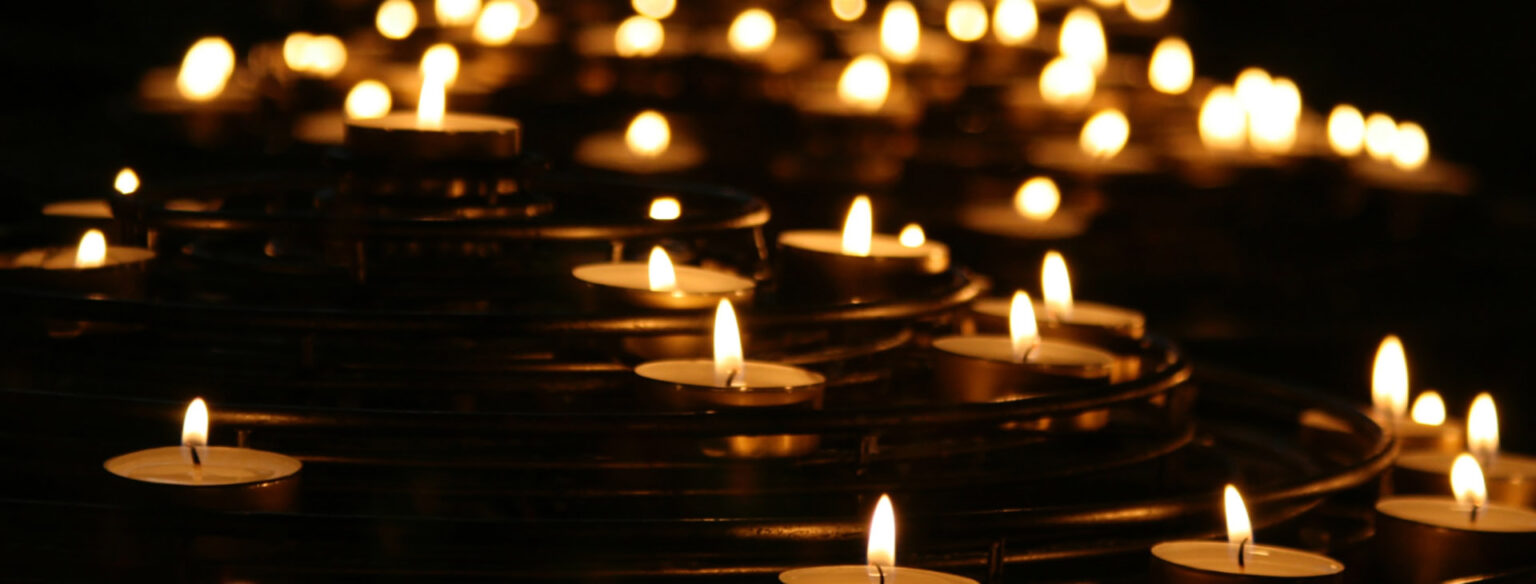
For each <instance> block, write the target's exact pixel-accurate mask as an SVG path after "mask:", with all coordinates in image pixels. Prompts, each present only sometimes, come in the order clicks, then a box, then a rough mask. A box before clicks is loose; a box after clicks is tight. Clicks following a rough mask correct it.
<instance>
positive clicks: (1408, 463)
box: [1392, 393, 1536, 507]
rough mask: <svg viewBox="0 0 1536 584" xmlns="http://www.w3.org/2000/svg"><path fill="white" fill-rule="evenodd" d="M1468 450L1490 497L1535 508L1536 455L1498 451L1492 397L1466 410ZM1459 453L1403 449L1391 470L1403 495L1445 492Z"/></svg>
mask: <svg viewBox="0 0 1536 584" xmlns="http://www.w3.org/2000/svg"><path fill="white" fill-rule="evenodd" d="M1466 443H1467V451H1469V452H1471V453H1472V456H1473V457H1475V458H1477V460H1478V462H1479V465H1480V467H1481V468H1482V469H1483V473H1484V474H1483V475H1482V476H1484V477H1485V481H1486V483H1485V484H1486V485H1487V489H1488V498H1489V500H1491V501H1494V502H1496V503H1502V504H1505V505H1511V506H1515V507H1536V458H1533V457H1530V456H1525V455H1521V454H1514V453H1508V452H1501V451H1500V450H1499V417H1498V410H1497V408H1496V407H1495V405H1494V402H1493V396H1491V395H1489V394H1487V393H1482V394H1478V396H1477V398H1476V399H1474V400H1472V407H1471V409H1470V410H1469V411H1468V412H1467V434H1466ZM1456 456H1457V452H1447V451H1446V450H1444V449H1442V450H1439V451H1419V452H1404V453H1403V454H1402V455H1401V456H1398V458H1397V462H1396V466H1394V467H1393V469H1392V489H1393V492H1394V493H1400V494H1445V493H1446V488H1447V486H1448V484H1449V483H1448V482H1447V481H1446V474H1447V473H1448V472H1450V471H1451V464H1452V462H1454V460H1455V458H1456Z"/></svg>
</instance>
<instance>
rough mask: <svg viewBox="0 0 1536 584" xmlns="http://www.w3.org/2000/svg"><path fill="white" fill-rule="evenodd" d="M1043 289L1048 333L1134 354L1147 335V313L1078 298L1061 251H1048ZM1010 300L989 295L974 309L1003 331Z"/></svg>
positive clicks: (1039, 309) (1039, 307) (1041, 314)
mask: <svg viewBox="0 0 1536 584" xmlns="http://www.w3.org/2000/svg"><path fill="white" fill-rule="evenodd" d="M1040 289H1041V291H1042V292H1043V294H1042V296H1043V300H1044V301H1043V302H1041V303H1039V304H1036V305H1035V306H1034V309H1035V310H1034V311H1035V315H1036V317H1037V318H1039V322H1040V327H1041V332H1042V333H1043V334H1044V335H1045V336H1047V337H1060V338H1063V339H1068V340H1072V341H1077V342H1080V343H1087V344H1091V345H1095V346H1099V347H1105V348H1108V349H1110V350H1111V351H1114V352H1117V353H1134V352H1136V351H1137V350H1138V349H1139V344H1140V343H1139V341H1140V339H1141V337H1142V336H1143V335H1144V334H1146V323H1147V317H1146V315H1144V314H1142V313H1141V312H1138V311H1135V310H1131V309H1129V308H1121V307H1119V306H1112V305H1109V304H1101V303H1097V302H1084V301H1081V300H1076V299H1074V298H1073V297H1072V276H1071V274H1070V273H1069V272H1068V271H1067V261H1066V259H1065V258H1063V257H1062V255H1061V253H1060V252H1057V251H1055V250H1051V251H1049V252H1046V254H1045V260H1044V261H1043V262H1041V266H1040ZM1009 301H1010V300H1009V299H1006V298H985V299H982V300H978V301H976V303H975V305H974V306H973V307H972V310H974V311H975V312H976V313H977V314H978V315H982V316H985V317H990V318H987V319H984V321H986V322H990V323H992V326H990V327H988V328H990V329H993V330H999V329H1001V328H1002V327H1001V325H1002V323H1004V322H1006V319H1007V318H1008V315H1009V307H1008V304H1009ZM978 320H983V319H978Z"/></svg>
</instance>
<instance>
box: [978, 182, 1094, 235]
mask: <svg viewBox="0 0 1536 584" xmlns="http://www.w3.org/2000/svg"><path fill="white" fill-rule="evenodd" d="M1010 186H1011V185H1010ZM1007 188H1009V186H1003V185H1001V184H999V183H998V182H997V181H986V182H982V183H979V186H978V188H977V190H979V191H983V192H984V193H986V194H984V195H983V196H988V195H989V194H990V192H999V191H1004V190H1005V189H1007ZM988 198H992V199H994V200H989V201H976V202H973V203H970V204H966V205H964V206H962V207H960V212H959V218H958V221H959V223H960V225H962V226H964V227H965V228H966V229H970V230H974V231H978V232H981V233H989V234H993V235H1000V236H1003V237H1009V238H1019V239H1036V240H1043V239H1067V238H1070V237H1077V236H1079V235H1082V234H1083V233H1085V232H1087V231H1088V227H1089V225H1090V223H1091V222H1092V220H1093V218H1094V216H1095V215H1097V214H1098V212H1099V209H1100V207H1101V206H1102V201H1101V200H1100V199H1101V197H1100V195H1098V194H1097V193H1095V192H1092V191H1089V192H1086V193H1083V194H1082V196H1079V197H1076V199H1075V201H1076V203H1074V204H1066V205H1064V204H1063V203H1064V202H1063V201H1062V196H1061V189H1060V188H1059V187H1057V185H1056V181H1054V180H1052V179H1051V178H1050V177H1048V176H1035V177H1030V178H1029V179H1026V180H1024V181H1023V182H1021V183H1019V185H1018V187H1017V189H1015V190H1014V191H1013V196H1012V198H1011V199H1003V198H1002V197H990V196H989V197H988Z"/></svg>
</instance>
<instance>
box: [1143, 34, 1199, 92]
mask: <svg viewBox="0 0 1536 584" xmlns="http://www.w3.org/2000/svg"><path fill="white" fill-rule="evenodd" d="M1147 79H1148V80H1149V81H1151V82H1152V88H1153V89H1156V90H1158V91H1159V92H1162V93H1166V94H1168V95H1179V94H1181V93H1184V92H1186V91H1189V86H1190V85H1191V84H1192V83H1194V81H1195V57H1194V55H1192V54H1190V52H1189V44H1188V43H1186V42H1184V39H1181V38H1179V37H1168V38H1165V39H1163V40H1162V41H1159V42H1158V43H1157V48H1155V49H1153V50H1152V61H1151V62H1150V63H1148V65H1147Z"/></svg>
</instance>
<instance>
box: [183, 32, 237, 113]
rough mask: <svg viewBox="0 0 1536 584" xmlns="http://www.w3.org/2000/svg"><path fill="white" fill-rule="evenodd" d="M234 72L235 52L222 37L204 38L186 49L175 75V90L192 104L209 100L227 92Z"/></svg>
mask: <svg viewBox="0 0 1536 584" xmlns="http://www.w3.org/2000/svg"><path fill="white" fill-rule="evenodd" d="M234 73H235V49H234V48H232V47H230V46H229V41H226V40H224V38H223V37H203V38H200V39H198V40H197V42H196V43H193V44H192V48H190V49H187V56H186V57H185V58H183V59H182V60H181V70H180V71H179V72H178V73H177V74H176V90H177V91H178V92H180V93H181V96H182V97H185V98H187V99H189V100H191V101H210V100H212V99H214V98H216V97H218V96H219V94H221V93H223V92H224V86H225V85H226V84H228V83H229V78H230V76H231V75H233V74H234Z"/></svg>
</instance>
